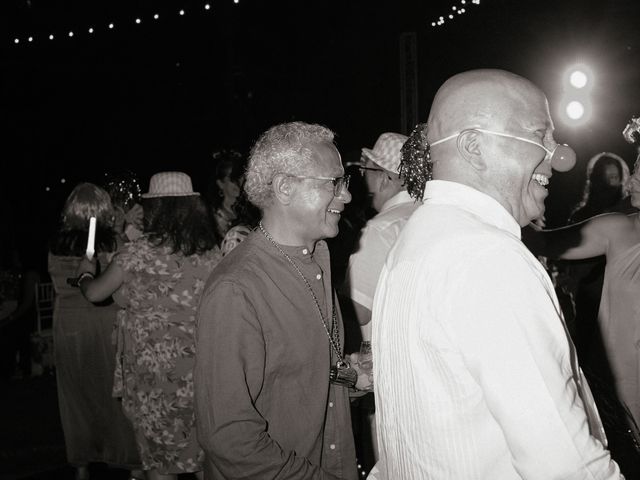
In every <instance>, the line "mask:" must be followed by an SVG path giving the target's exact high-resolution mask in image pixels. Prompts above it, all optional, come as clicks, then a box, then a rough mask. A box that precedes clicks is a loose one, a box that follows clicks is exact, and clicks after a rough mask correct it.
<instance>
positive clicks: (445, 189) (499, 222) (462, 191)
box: [424, 180, 521, 238]
mask: <svg viewBox="0 0 640 480" xmlns="http://www.w3.org/2000/svg"><path fill="white" fill-rule="evenodd" d="M424 203H425V204H429V203H430V204H440V205H455V206H457V207H460V208H462V209H464V210H467V211H468V212H471V213H473V214H474V215H476V216H478V217H480V218H481V219H482V220H484V221H485V222H487V223H489V224H491V225H494V226H495V227H497V228H500V229H501V230H506V231H507V232H509V233H511V234H512V235H515V236H516V237H518V238H521V237H520V236H521V229H520V225H519V224H518V222H516V220H515V218H513V216H511V214H510V213H509V212H508V211H507V210H506V209H505V208H504V207H503V206H502V205H500V203H499V202H498V201H497V200H496V199H495V198H492V197H490V196H489V195H487V194H485V193H482V192H480V191H479V190H476V189H475V188H472V187H469V186H467V185H463V184H461V183H457V182H449V181H445V180H431V181H429V182H427V184H426V186H425V189H424Z"/></svg>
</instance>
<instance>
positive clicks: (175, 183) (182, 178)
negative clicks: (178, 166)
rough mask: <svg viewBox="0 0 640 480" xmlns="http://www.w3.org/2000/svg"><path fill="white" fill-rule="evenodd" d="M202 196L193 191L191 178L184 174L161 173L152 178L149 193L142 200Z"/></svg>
mask: <svg viewBox="0 0 640 480" xmlns="http://www.w3.org/2000/svg"><path fill="white" fill-rule="evenodd" d="M192 195H200V194H199V193H198V192H194V191H193V186H192V184H191V177H189V175H187V174H186V173H182V172H160V173H156V174H155V175H154V176H153V177H151V181H150V182H149V191H148V192H147V193H143V194H142V198H156V197H189V196H192Z"/></svg>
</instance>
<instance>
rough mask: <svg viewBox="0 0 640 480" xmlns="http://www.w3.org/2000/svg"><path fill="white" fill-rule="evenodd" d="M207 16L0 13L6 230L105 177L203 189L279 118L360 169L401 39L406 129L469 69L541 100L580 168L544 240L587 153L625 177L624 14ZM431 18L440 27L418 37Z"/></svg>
mask: <svg viewBox="0 0 640 480" xmlns="http://www.w3.org/2000/svg"><path fill="white" fill-rule="evenodd" d="M205 3H207V2H204V1H201V2H177V1H176V2H153V1H135V0H131V1H126V2H125V1H117V0H109V1H104V0H101V1H91V2H87V1H86V0H85V1H80V0H73V1H59V0H31V1H24V0H20V1H17V0H8V1H7V0H5V1H4V2H2V6H0V18H1V20H0V21H1V22H2V23H1V24H0V28H1V29H2V31H1V32H0V33H2V35H1V36H0V54H1V64H0V65H1V83H0V115H1V116H2V118H3V119H4V122H3V123H4V127H3V130H4V132H5V134H6V136H5V140H4V141H3V142H1V143H0V148H1V149H2V154H1V155H2V174H1V176H0V182H1V183H0V185H1V192H2V197H1V207H0V208H1V209H2V211H1V213H2V218H3V219H4V221H5V223H4V225H5V227H3V230H4V229H5V228H6V230H7V231H8V232H11V235H13V236H14V237H15V238H16V239H18V240H19V241H22V239H41V238H45V237H46V236H48V235H49V234H50V232H51V229H52V228H53V227H54V226H55V224H56V222H57V217H58V214H59V211H60V208H61V206H62V202H63V201H64V199H65V197H66V195H67V194H68V193H69V191H70V190H71V188H72V187H73V186H74V185H75V183H77V182H78V181H94V182H97V183H99V182H100V181H101V178H104V174H105V173H107V172H117V171H120V170H123V169H129V170H132V171H134V172H135V173H137V174H138V175H139V177H140V180H141V183H142V188H143V190H146V188H147V185H148V179H149V176H150V175H151V174H153V173H155V172H157V171H161V170H167V169H178V170H183V171H185V172H187V173H189V174H191V175H192V177H193V179H194V183H195V187H196V189H203V188H204V182H205V181H206V174H207V172H208V169H209V168H210V167H211V153H212V152H213V151H214V150H215V149H218V148H229V147H232V148H236V149H238V150H240V151H242V152H243V153H246V152H247V151H248V149H249V148H250V146H251V144H252V143H253V142H254V141H255V139H256V138H257V136H258V135H259V134H260V133H261V132H262V131H264V130H265V129H266V128H267V127H269V126H270V125H273V124H275V123H279V122H283V121H290V120H293V119H298V120H304V121H307V122H317V123H322V124H325V125H327V126H329V127H330V128H332V129H333V130H334V131H336V132H337V143H338V146H339V148H340V150H341V152H342V154H343V158H347V159H354V158H356V159H357V157H358V155H359V153H358V152H359V150H360V148H361V147H363V146H367V147H371V146H372V145H373V143H374V142H375V140H376V138H377V136H378V135H379V134H380V133H382V132H384V131H400V129H401V121H400V115H401V110H400V104H401V102H400V55H399V38H400V35H401V34H402V33H403V32H415V33H416V35H417V54H418V55H417V62H418V83H417V85H418V92H417V93H418V99H419V110H418V112H419V115H418V120H419V121H425V120H426V118H427V116H428V110H429V105H430V103H431V100H432V97H433V95H434V94H435V91H436V90H437V88H438V87H439V86H440V85H441V84H442V82H443V81H444V80H446V79H447V78H448V77H449V76H451V75H452V74H455V73H458V72H460V71H464V70H468V69H473V68H482V67H490V68H504V69H508V70H511V71H513V72H515V73H518V74H520V75H523V76H525V77H528V78H530V79H531V80H532V81H533V82H534V83H536V84H538V85H539V86H540V87H541V88H542V89H543V90H544V91H545V92H546V93H547V95H548V97H549V102H550V106H551V110H552V115H553V116H554V118H555V121H556V129H557V134H556V138H557V139H558V140H560V141H562V142H566V143H569V144H570V145H572V146H573V147H574V149H575V150H576V152H577V153H578V164H577V166H576V168H575V169H574V170H573V171H572V172H569V173H564V174H557V175H555V176H554V178H553V179H552V183H551V186H550V192H551V194H550V196H549V199H548V200H547V217H548V219H549V224H550V225H554V224H555V225H557V224H561V223H563V222H564V220H565V219H566V217H567V215H568V213H569V211H570V209H571V207H572V206H573V204H575V202H577V201H578V199H579V197H580V193H581V189H582V184H583V181H584V176H585V175H584V167H585V165H586V163H587V161H588V159H589V158H590V157H591V156H592V155H594V154H596V153H598V152H600V151H603V150H609V151H613V152H615V153H618V154H619V155H621V156H623V157H624V158H625V159H626V160H627V162H628V163H629V164H630V166H632V165H633V162H634V159H635V150H634V148H633V147H632V146H631V145H629V144H627V143H625V141H624V139H623V138H622V135H621V132H622V130H623V128H624V126H625V125H626V123H627V122H628V121H629V119H630V118H631V116H632V115H636V114H639V113H640V98H639V96H640V94H639V89H638V81H639V80H640V63H639V62H638V58H637V55H638V49H639V48H640V29H638V28H637V23H638V20H640V2H638V1H637V0H627V1H622V0H611V1H598V2H589V1H577V0H576V1H573V0H567V1H562V0H556V1H545V0H541V1H530V0H520V1H516V0H511V1H508V0H482V1H481V4H480V5H473V4H471V0H468V1H467V5H466V10H467V12H466V13H465V14H464V15H456V16H455V19H454V20H449V19H448V18H446V16H447V15H448V14H449V12H450V11H451V7H452V5H458V6H459V5H460V0H458V1H455V2H454V1H452V0H451V1H444V0H437V1H433V0H430V1H426V0H415V1H408V0H399V1H360V0H325V1H314V2H312V1H306V0H296V1H283V0H239V3H238V4H234V2H233V0H217V1H216V0H212V1H210V2H209V4H210V5H211V9H210V10H205V9H204V5H205ZM180 8H184V10H185V15H184V16H180V15H178V13H177V12H178V10H179V9H180ZM154 13H158V14H159V15H160V17H159V19H158V20H153V18H152V17H153V14H154ZM440 15H443V16H445V19H446V20H447V21H446V23H445V24H444V25H442V26H438V27H432V26H431V22H432V21H435V20H437V18H438V17H439V16H440ZM136 17H139V18H140V19H141V20H142V21H141V23H140V24H139V25H136V24H135V22H134V20H135V18H136ZM109 22H113V23H114V24H115V28H114V29H113V30H108V29H107V28H106V25H107V24H108V23H109ZM89 26H93V27H94V28H95V30H96V31H95V33H94V34H93V35H89V34H88V33H87V29H88V27H89ZM70 30H71V31H73V32H74V36H73V37H71V38H70V37H69V36H68V32H69V31H70ZM49 34H54V35H55V39H54V40H53V41H50V40H48V38H47V37H48V35H49ZM30 35H31V36H33V37H34V41H33V42H31V43H28V42H27V41H26V39H27V37H28V36H30ZM14 38H19V39H20V43H18V44H15V43H14ZM576 62H584V63H586V64H588V65H590V66H591V68H592V70H593V73H594V80H595V88H594V89H593V91H592V93H591V98H592V102H593V117H592V119H591V121H590V122H589V123H588V124H587V125H585V126H582V127H569V126H567V125H565V124H564V123H563V122H562V120H561V117H560V115H559V114H558V112H557V110H558V109H559V102H560V100H561V97H562V93H563V92H562V89H563V85H564V77H565V73H566V70H567V68H568V67H569V66H571V65H572V64H574V63H576ZM403 133H408V132H403ZM62 179H64V183H62ZM47 187H49V191H47V190H46V188H47Z"/></svg>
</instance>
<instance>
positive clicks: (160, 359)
mask: <svg viewBox="0 0 640 480" xmlns="http://www.w3.org/2000/svg"><path fill="white" fill-rule="evenodd" d="M220 258H221V255H220V251H219V250H218V249H217V247H216V249H215V250H211V251H209V252H207V253H205V254H201V255H192V256H189V257H185V256H183V255H181V254H174V253H171V248H169V247H156V246H153V245H152V244H151V243H150V242H149V241H148V240H147V238H146V237H141V238H140V239H138V240H136V241H134V242H131V243H129V244H127V245H125V246H124V247H123V249H122V250H121V251H120V252H119V253H118V254H117V255H116V256H115V258H114V262H116V263H117V264H118V265H119V266H120V267H121V268H122V270H123V271H124V272H125V280H124V283H123V285H122V286H121V287H120V289H118V291H117V292H116V293H115V294H114V299H115V301H116V302H117V303H118V304H119V305H120V306H121V307H122V310H120V312H119V313H118V322H117V329H116V345H117V354H116V369H115V374H114V376H115V378H114V386H113V395H114V396H116V397H121V398H122V407H123V409H124V411H125V414H126V415H127V417H128V418H129V420H130V421H131V422H132V424H133V428H134V431H135V433H136V440H137V443H138V449H139V450H140V456H141V459H142V463H143V467H144V469H145V470H151V469H156V470H158V472H159V473H165V474H176V473H183V472H196V471H199V470H201V469H202V460H203V458H204V454H203V452H202V450H201V449H200V447H199V445H198V442H197V438H196V431H195V417H194V409H193V368H194V364H195V315H196V308H197V306H198V302H199V301H200V296H201V295H202V291H203V289H204V285H205V282H206V280H207V278H208V276H209V274H210V273H211V271H212V270H213V268H214V267H215V266H216V264H217V263H218V262H219V260H220Z"/></svg>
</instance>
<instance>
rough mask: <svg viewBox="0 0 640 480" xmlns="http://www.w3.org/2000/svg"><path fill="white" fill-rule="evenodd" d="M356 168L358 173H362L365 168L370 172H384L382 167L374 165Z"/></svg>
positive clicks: (364, 171) (365, 170)
mask: <svg viewBox="0 0 640 480" xmlns="http://www.w3.org/2000/svg"><path fill="white" fill-rule="evenodd" d="M358 170H360V175H364V174H365V173H366V172H367V170H369V171H370V172H384V170H383V169H382V168H375V167H358Z"/></svg>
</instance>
